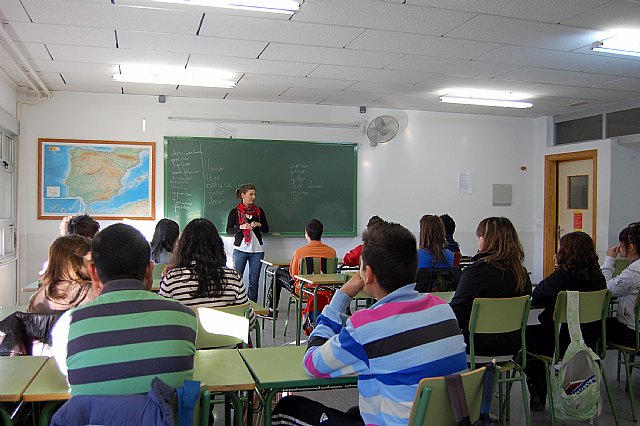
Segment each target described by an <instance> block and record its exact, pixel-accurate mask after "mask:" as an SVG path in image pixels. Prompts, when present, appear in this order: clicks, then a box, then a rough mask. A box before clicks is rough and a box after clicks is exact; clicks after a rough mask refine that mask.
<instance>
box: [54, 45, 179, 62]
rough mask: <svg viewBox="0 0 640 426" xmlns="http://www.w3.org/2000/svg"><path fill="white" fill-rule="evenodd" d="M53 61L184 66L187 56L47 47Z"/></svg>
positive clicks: (71, 47)
mask: <svg viewBox="0 0 640 426" xmlns="http://www.w3.org/2000/svg"><path fill="white" fill-rule="evenodd" d="M47 47H48V48H49V51H50V52H51V55H52V56H53V59H54V60H56V61H68V62H95V63H101V64H120V65H121V64H159V65H176V66H184V65H185V64H186V63H187V58H188V56H189V55H187V54H186V53H177V52H157V51H150V50H134V49H115V48H105V47H85V46H63V45H60V44H51V45H47Z"/></svg>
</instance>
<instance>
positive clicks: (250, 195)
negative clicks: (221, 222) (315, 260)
mask: <svg viewBox="0 0 640 426" xmlns="http://www.w3.org/2000/svg"><path fill="white" fill-rule="evenodd" d="M236 198H239V199H240V200H241V201H240V203H239V204H238V205H237V206H236V207H234V208H233V209H232V210H231V211H230V212H229V218H228V219H227V234H228V235H234V236H235V241H234V243H233V246H234V247H233V267H234V269H235V270H236V271H237V272H238V274H240V277H242V275H243V273H244V269H245V267H246V266H247V263H248V264H249V291H248V293H249V299H251V300H253V301H254V302H257V301H258V280H259V279H260V259H263V258H264V250H263V249H262V233H263V232H269V223H268V222H267V215H266V214H265V213H264V210H262V209H261V208H260V207H258V206H256V205H255V200H256V187H255V186H254V185H253V184H251V183H245V184H244V185H241V186H240V188H238V189H236Z"/></svg>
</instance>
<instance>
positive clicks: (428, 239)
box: [418, 214, 454, 268]
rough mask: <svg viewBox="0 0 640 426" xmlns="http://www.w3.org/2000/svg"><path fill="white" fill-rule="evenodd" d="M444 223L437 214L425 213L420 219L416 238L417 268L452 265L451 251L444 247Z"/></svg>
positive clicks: (447, 266)
mask: <svg viewBox="0 0 640 426" xmlns="http://www.w3.org/2000/svg"><path fill="white" fill-rule="evenodd" d="M445 243H446V239H445V230H444V223H442V219H440V218H439V217H438V216H435V215H432V214H426V215H424V216H422V218H421V219H420V239H419V240H418V268H449V267H451V266H453V260H454V256H453V253H452V252H451V251H450V250H448V249H446V248H444V246H445Z"/></svg>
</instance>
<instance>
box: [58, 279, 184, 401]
mask: <svg viewBox="0 0 640 426" xmlns="http://www.w3.org/2000/svg"><path fill="white" fill-rule="evenodd" d="M195 338H196V317H195V313H194V312H193V311H192V310H191V309H189V308H187V307H185V306H183V305H182V304H180V303H177V302H176V301H173V300H167V299H165V298H163V297H160V296H158V295H157V294H154V293H152V292H150V291H147V290H145V287H144V285H143V283H142V282H140V281H137V280H129V279H125V280H115V281H110V282H109V283H107V284H106V285H105V286H104V289H103V291H102V293H101V294H100V295H99V296H98V297H97V298H96V299H94V300H93V301H91V302H89V303H87V304H86V305H83V306H80V307H78V308H76V309H74V310H73V311H72V312H71V323H70V325H69V332H68V344H67V368H68V378H69V384H70V385H71V395H72V396H76V395H128V394H136V393H145V392H148V391H149V388H150V385H151V380H152V379H153V378H154V377H159V378H160V379H162V380H164V381H165V382H166V383H168V384H169V385H170V386H173V387H177V386H182V384H183V382H184V381H185V380H192V379H193V357H194V355H195V345H194V342H195ZM54 344H55V342H54Z"/></svg>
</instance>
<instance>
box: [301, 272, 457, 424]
mask: <svg viewBox="0 0 640 426" xmlns="http://www.w3.org/2000/svg"><path fill="white" fill-rule="evenodd" d="M414 286H415V284H410V285H407V286H404V287H401V288H400V289H398V290H396V291H394V292H393V293H391V294H388V295H387V296H385V297H383V298H382V299H380V300H379V301H378V302H377V303H375V304H374V305H373V306H372V307H371V308H369V309H365V310H362V311H358V312H356V313H354V314H353V316H351V318H349V319H347V320H346V321H345V319H346V316H345V315H344V312H345V309H346V307H347V305H348V304H349V303H350V302H351V300H352V299H351V298H350V297H349V296H347V295H346V294H345V293H343V292H342V291H338V292H336V294H335V296H334V297H333V299H332V300H331V303H330V304H329V305H327V306H326V307H325V308H324V310H323V311H322V314H321V315H320V316H319V317H318V326H317V327H316V328H315V330H313V332H312V333H311V336H310V339H309V349H308V350H307V353H306V354H305V356H304V360H303V367H304V368H305V369H306V370H307V372H308V373H309V374H311V375H313V376H316V377H338V376H344V375H348V374H358V375H359V377H358V391H359V394H360V398H359V406H360V414H361V415H362V418H363V419H364V421H365V423H366V424H367V425H387V426H389V425H406V424H407V422H408V420H409V412H410V411H411V405H412V403H413V399H414V397H415V394H416V390H417V388H418V382H419V381H420V380H421V379H423V378H425V377H437V376H443V375H448V374H454V373H459V372H461V371H465V370H466V369H467V361H466V355H465V343H464V339H463V337H462V334H461V333H460V328H459V327H458V323H457V321H456V317H455V315H454V314H453V311H452V310H451V308H450V307H449V305H448V304H446V303H445V302H443V301H442V300H441V299H440V298H438V297H435V296H432V295H426V296H425V295H421V294H420V293H418V292H416V291H415V290H414V289H413V288H414Z"/></svg>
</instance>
